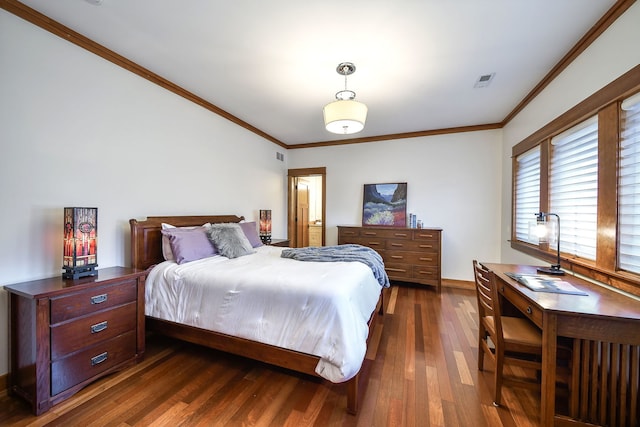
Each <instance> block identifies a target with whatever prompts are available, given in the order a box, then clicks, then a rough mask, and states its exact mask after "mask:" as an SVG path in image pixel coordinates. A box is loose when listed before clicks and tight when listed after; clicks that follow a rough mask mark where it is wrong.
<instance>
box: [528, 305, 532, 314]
mask: <svg viewBox="0 0 640 427" xmlns="http://www.w3.org/2000/svg"><path fill="white" fill-rule="evenodd" d="M531 313H533V309H531V306H528V307H527V314H531Z"/></svg>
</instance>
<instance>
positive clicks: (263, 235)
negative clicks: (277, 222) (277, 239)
mask: <svg viewBox="0 0 640 427" xmlns="http://www.w3.org/2000/svg"><path fill="white" fill-rule="evenodd" d="M260 240H262V243H265V244H266V243H271V209H260Z"/></svg>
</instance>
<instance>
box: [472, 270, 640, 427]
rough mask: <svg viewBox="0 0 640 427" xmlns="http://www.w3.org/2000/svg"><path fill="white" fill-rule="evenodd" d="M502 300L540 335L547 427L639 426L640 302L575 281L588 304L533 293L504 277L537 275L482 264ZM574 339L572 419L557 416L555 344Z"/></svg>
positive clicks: (572, 280) (568, 297)
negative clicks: (580, 426)
mask: <svg viewBox="0 0 640 427" xmlns="http://www.w3.org/2000/svg"><path fill="white" fill-rule="evenodd" d="M482 265H484V266H485V267H486V268H488V269H489V270H492V271H493V272H494V273H495V274H496V279H497V284H498V290H499V292H500V294H501V295H502V296H503V297H504V298H505V299H506V300H508V301H509V302H511V303H512V304H513V305H514V306H515V307H516V308H518V309H519V310H520V311H521V312H522V313H524V315H525V316H526V317H528V318H530V319H531V320H532V321H533V322H534V323H535V324H536V325H538V327H540V329H541V330H542V341H543V349H542V393H541V402H540V404H541V425H543V426H553V425H572V426H575V425H585V426H586V425H588V423H591V425H592V424H595V425H610V426H629V427H637V426H640V392H639V389H640V301H638V300H635V299H633V298H630V297H627V296H625V295H622V294H619V293H618V292H615V291H612V290H609V289H607V288H604V287H601V286H598V285H595V284H593V283H590V282H587V281H585V280H582V279H579V278H577V277H574V276H571V275H568V274H567V275H565V276H562V280H564V281H566V282H569V283H571V284H572V285H573V286H575V287H576V288H578V289H579V290H581V291H584V292H586V293H587V294H588V296H579V295H567V294H557V293H549V292H535V291H532V290H530V289H529V288H527V287H526V286H524V285H521V284H520V283H518V282H516V281H515V280H513V279H511V278H510V277H508V276H507V275H505V273H508V272H512V273H521V274H536V267H533V266H522V265H509V264H491V263H482ZM558 336H563V337H570V338H573V341H574V344H573V361H572V378H571V395H570V398H569V408H568V409H569V417H567V416H563V415H558V414H556V411H555V379H556V351H557V344H556V343H557V337H558Z"/></svg>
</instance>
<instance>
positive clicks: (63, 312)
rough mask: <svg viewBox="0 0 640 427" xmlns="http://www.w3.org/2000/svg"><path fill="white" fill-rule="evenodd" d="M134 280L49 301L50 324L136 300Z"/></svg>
mask: <svg viewBox="0 0 640 427" xmlns="http://www.w3.org/2000/svg"><path fill="white" fill-rule="evenodd" d="M136 284H137V283H136V281H135V280H130V281H127V282H123V283H118V284H114V285H110V286H103V287H95V288H91V289H87V290H85V291H82V292H78V293H74V294H70V295H68V296H64V297H60V298H52V299H51V324H55V323H58V322H63V321H65V320H69V319H73V318H75V317H80V316H83V315H85V314H89V313H92V312H95V311H98V310H104V309H105V308H109V307H114V306H116V305H121V304H125V303H127V302H131V301H135V300H136V297H137V295H136V292H137V290H136V289H137V286H136Z"/></svg>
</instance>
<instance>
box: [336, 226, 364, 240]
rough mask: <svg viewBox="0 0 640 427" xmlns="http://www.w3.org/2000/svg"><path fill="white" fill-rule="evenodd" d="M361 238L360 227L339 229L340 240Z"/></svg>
mask: <svg viewBox="0 0 640 427" xmlns="http://www.w3.org/2000/svg"><path fill="white" fill-rule="evenodd" d="M358 236H360V228H359V227H339V228H338V240H342V239H346V238H349V237H358Z"/></svg>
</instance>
